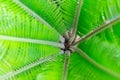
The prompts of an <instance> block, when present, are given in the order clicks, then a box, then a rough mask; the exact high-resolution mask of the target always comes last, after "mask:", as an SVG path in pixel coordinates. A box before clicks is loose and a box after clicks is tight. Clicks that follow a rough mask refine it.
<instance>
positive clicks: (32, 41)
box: [0, 35, 64, 48]
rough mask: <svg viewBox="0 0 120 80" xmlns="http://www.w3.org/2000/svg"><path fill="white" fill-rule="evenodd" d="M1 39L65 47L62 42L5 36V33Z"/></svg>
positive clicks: (0, 36)
mask: <svg viewBox="0 0 120 80" xmlns="http://www.w3.org/2000/svg"><path fill="white" fill-rule="evenodd" d="M0 39H1V40H11V41H19V42H29V43H33V44H44V45H50V46H55V47H59V48H64V44H62V43H58V42H52V41H47V40H38V39H30V38H21V37H12V36H4V35H0Z"/></svg>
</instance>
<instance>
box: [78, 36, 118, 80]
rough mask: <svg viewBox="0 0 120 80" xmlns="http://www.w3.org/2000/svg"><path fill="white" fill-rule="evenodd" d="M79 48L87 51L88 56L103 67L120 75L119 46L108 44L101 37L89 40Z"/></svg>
mask: <svg viewBox="0 0 120 80" xmlns="http://www.w3.org/2000/svg"><path fill="white" fill-rule="evenodd" d="M79 48H81V49H82V50H83V51H85V52H86V53H87V55H89V56H90V57H91V58H92V59H93V60H95V61H96V62H97V63H99V64H101V65H102V66H104V67H105V68H107V69H109V70H111V71H112V72H114V73H116V74H118V75H120V70H119V68H120V66H119V60H120V56H119V55H120V47H119V45H118V44H115V43H111V42H108V41H106V40H103V39H100V38H99V37H93V38H92V39H89V40H87V41H86V42H83V43H81V44H80V45H79ZM96 74H99V72H97V73H96ZM100 74H102V73H100ZM100 76H101V75H100ZM97 78H100V77H97ZM108 78H109V77H105V78H104V79H108ZM97 80H99V79H97ZM100 80H101V79H100ZM109 80H113V79H109ZM114 80H116V79H114ZM118 80H119V79H118Z"/></svg>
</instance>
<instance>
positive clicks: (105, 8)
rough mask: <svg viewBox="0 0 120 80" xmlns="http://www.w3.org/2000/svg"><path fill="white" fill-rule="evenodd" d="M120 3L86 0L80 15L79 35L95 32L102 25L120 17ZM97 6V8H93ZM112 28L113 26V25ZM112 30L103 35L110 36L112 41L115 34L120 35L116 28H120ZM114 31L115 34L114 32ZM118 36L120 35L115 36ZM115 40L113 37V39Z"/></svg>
mask: <svg viewBox="0 0 120 80" xmlns="http://www.w3.org/2000/svg"><path fill="white" fill-rule="evenodd" d="M119 3H120V1H119V0H104V1H103V0H93V1H90V0H84V2H83V7H82V11H81V15H80V20H81V21H82V22H79V25H78V34H80V35H81V36H82V35H85V34H86V33H88V32H89V31H90V30H94V29H95V28H97V27H98V26H100V25H101V24H103V23H105V22H106V21H109V20H111V19H114V18H115V17H117V16H119V15H120V6H119ZM93 5H96V6H93ZM111 26H112V25H111ZM116 26H117V27H113V28H110V29H109V31H106V33H102V34H103V35H109V37H107V38H108V39H110V37H112V36H111V35H112V34H113V32H114V33H118V31H115V30H116V28H117V29H119V26H118V25H116ZM112 31H113V32H112ZM115 35H118V34H115ZM112 38H113V37H112Z"/></svg>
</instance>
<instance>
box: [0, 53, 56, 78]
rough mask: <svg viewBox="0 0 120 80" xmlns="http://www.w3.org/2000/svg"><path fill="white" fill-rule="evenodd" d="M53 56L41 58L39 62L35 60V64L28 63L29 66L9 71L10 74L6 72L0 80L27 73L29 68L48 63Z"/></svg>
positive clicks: (0, 76)
mask: <svg viewBox="0 0 120 80" xmlns="http://www.w3.org/2000/svg"><path fill="white" fill-rule="evenodd" d="M54 58H55V56H54V55H51V56H49V57H47V58H43V59H40V60H37V61H36V62H33V63H30V64H29V65H26V66H24V67H22V68H19V69H17V70H15V71H11V72H8V73H7V74H4V75H0V80H6V79H9V78H11V77H13V76H15V75H18V74H20V73H22V72H24V71H27V70H30V69H31V68H33V67H35V66H38V65H40V64H42V63H45V62H48V61H52V59H54Z"/></svg>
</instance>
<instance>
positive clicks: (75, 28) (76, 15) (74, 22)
mask: <svg viewBox="0 0 120 80" xmlns="http://www.w3.org/2000/svg"><path fill="white" fill-rule="evenodd" d="M82 3H83V0H78V5H77V8H76V12H75V17H74V21H73V25H72V28H73V29H72V34H71V37H70V39H69V41H68V43H70V44H71V43H72V42H73V41H74V39H75V35H76V31H77V26H78V21H79V16H80V11H81V8H82Z"/></svg>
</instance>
